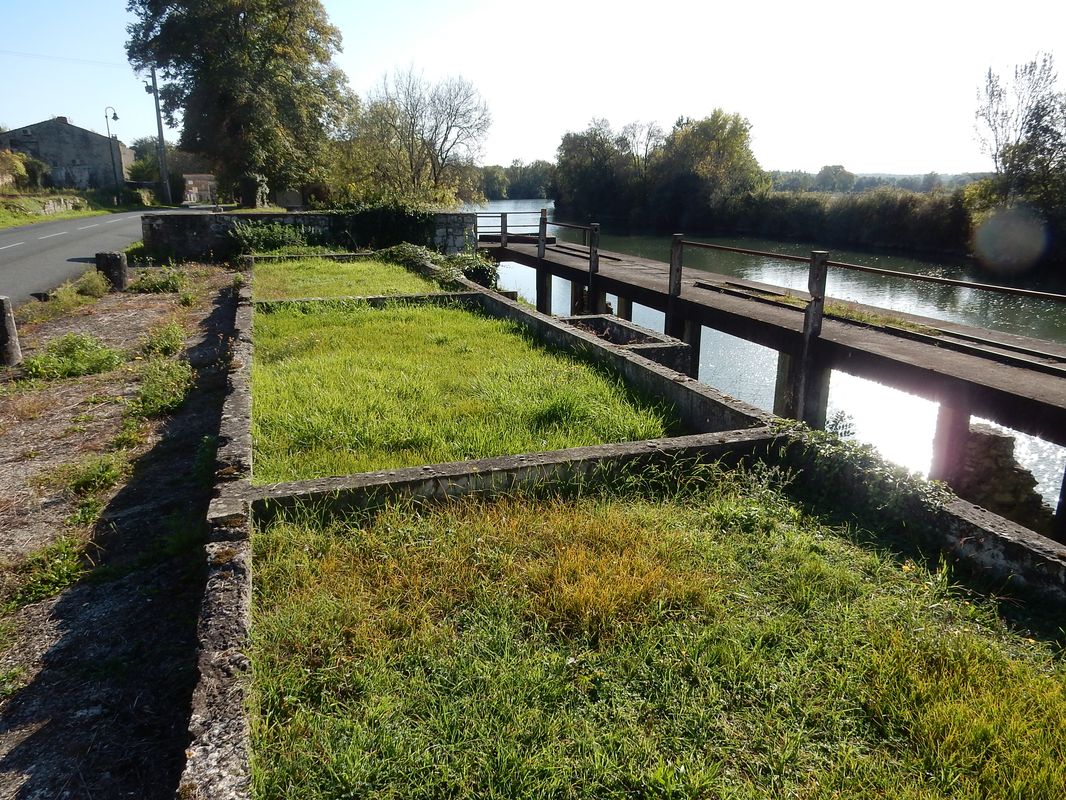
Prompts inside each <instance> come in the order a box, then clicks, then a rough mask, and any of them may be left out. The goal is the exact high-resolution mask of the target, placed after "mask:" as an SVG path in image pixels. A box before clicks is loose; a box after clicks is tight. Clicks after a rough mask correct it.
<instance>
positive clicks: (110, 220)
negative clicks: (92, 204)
mask: <svg viewBox="0 0 1066 800" xmlns="http://www.w3.org/2000/svg"><path fill="white" fill-rule="evenodd" d="M112 222H122V220H120V219H109V220H108V221H107V222H101V223H100V224H101V225H110V224H111V223H112Z"/></svg>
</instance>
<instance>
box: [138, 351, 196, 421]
mask: <svg viewBox="0 0 1066 800" xmlns="http://www.w3.org/2000/svg"><path fill="white" fill-rule="evenodd" d="M138 372H139V375H138V377H139V379H140V382H139V384H138V386H137V395H136V396H135V397H134V398H133V399H132V400H131V401H130V404H129V406H128V407H127V413H128V414H129V415H130V416H131V417H132V418H134V419H138V418H139V419H143V418H147V417H158V416H162V415H163V414H168V413H170V412H171V411H175V410H176V409H178V408H179V407H181V404H182V403H184V402H185V396H186V395H187V394H188V393H189V390H190V389H191V388H192V387H193V384H194V382H195V380H196V374H195V372H194V370H193V368H192V366H191V365H190V364H189V362H188V361H181V360H175V359H170V358H158V357H157V358H149V359H148V360H147V361H145V362H144V363H143V364H142V365H141V366H140V367H139V369H138Z"/></svg>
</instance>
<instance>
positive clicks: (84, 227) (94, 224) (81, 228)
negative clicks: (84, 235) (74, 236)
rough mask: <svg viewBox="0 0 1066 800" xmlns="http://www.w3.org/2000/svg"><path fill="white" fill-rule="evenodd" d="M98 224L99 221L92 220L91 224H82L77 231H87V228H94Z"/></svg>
mask: <svg viewBox="0 0 1066 800" xmlns="http://www.w3.org/2000/svg"><path fill="white" fill-rule="evenodd" d="M99 224H100V223H99V222H94V223H93V224H92V225H82V226H81V227H80V228H78V230H79V231H87V230H89V228H95V227H96V226H97V225H99Z"/></svg>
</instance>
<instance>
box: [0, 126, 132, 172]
mask: <svg viewBox="0 0 1066 800" xmlns="http://www.w3.org/2000/svg"><path fill="white" fill-rule="evenodd" d="M0 150H13V151H16V152H20V153H26V154H28V155H31V156H33V157H34V158H37V159H40V160H41V161H43V162H44V163H45V164H47V165H48V166H49V167H50V168H51V179H52V182H53V184H55V185H56V186H61V187H74V188H78V189H89V188H107V187H117V188H121V186H122V185H123V183H124V182H125V180H126V175H127V173H128V172H129V168H130V165H131V164H133V151H132V150H130V149H129V148H128V147H126V145H124V144H123V143H122V142H120V141H119V140H118V139H114V138H113V139H110V140H109V139H108V138H107V136H105V135H102V134H99V133H94V132H93V131H90V130H86V129H85V128H79V127H78V126H77V125H71V124H70V123H69V122H67V119H66V117H56V118H55V119H50V120H46V121H44V122H38V123H35V124H33V125H27V126H26V127H22V128H14V129H12V130H10V131H7V132H6V133H0ZM112 154H113V155H114V159H115V160H114V167H112V161H111V157H112Z"/></svg>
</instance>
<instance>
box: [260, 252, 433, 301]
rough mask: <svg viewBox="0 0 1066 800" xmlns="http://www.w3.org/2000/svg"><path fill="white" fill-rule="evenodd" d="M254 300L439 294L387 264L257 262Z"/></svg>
mask: <svg viewBox="0 0 1066 800" xmlns="http://www.w3.org/2000/svg"><path fill="white" fill-rule="evenodd" d="M253 286H254V293H255V299H256V300H276V299H282V298H287V297H288V298H296V297H369V296H372V295H382V294H428V293H433V292H439V291H441V287H440V286H439V285H437V284H436V283H435V282H434V281H431V280H429V279H427V278H423V277H421V276H420V275H416V274H415V273H413V272H411V271H409V270H407V269H405V268H404V267H402V266H400V265H398V264H393V263H390V262H386V261H378V260H374V259H364V260H359V261H349V262H342V261H332V260H329V259H324V258H306V259H300V260H298V261H273V262H271V261H257V262H256V264H255V268H254V283H253Z"/></svg>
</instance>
